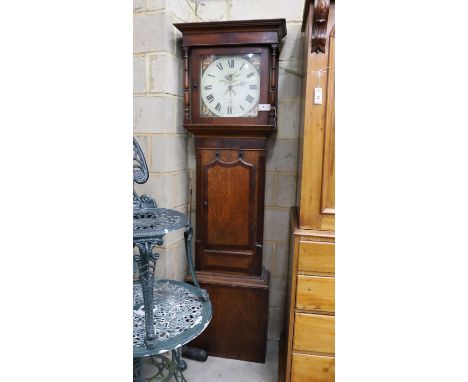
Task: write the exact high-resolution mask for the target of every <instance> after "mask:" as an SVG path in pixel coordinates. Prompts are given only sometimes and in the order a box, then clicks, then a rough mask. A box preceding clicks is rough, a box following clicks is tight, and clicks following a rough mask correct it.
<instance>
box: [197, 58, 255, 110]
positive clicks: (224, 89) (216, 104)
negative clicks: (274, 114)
mask: <svg viewBox="0 0 468 382" xmlns="http://www.w3.org/2000/svg"><path fill="white" fill-rule="evenodd" d="M259 96H260V75H259V73H258V71H257V68H256V67H255V66H254V65H253V64H252V63H251V62H249V61H248V60H246V59H245V58H243V57H241V56H224V57H219V58H217V59H216V60H214V61H213V62H212V63H211V64H210V65H209V66H208V67H207V68H206V70H205V71H204V72H203V74H202V79H201V98H202V101H203V102H202V105H203V104H204V105H205V106H206V107H207V108H208V109H209V111H210V112H211V113H213V114H214V115H215V116H218V117H252V116H254V117H255V116H256V115H257V105H258V100H259Z"/></svg>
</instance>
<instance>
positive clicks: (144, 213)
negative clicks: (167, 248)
mask: <svg viewBox="0 0 468 382" xmlns="http://www.w3.org/2000/svg"><path fill="white" fill-rule="evenodd" d="M187 223H188V219H187V216H185V215H184V214H183V213H181V212H178V211H175V210H170V209H167V208H143V209H133V238H134V239H144V238H152V237H162V236H164V235H165V234H167V233H169V232H172V231H177V230H178V229H180V228H182V227H185V226H186V225H187Z"/></svg>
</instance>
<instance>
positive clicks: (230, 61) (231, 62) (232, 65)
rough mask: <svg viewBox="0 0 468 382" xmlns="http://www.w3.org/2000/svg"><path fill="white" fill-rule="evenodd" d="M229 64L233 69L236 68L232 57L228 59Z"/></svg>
mask: <svg viewBox="0 0 468 382" xmlns="http://www.w3.org/2000/svg"><path fill="white" fill-rule="evenodd" d="M228 65H229V67H230V68H231V69H232V68H234V60H232V59H230V60H228Z"/></svg>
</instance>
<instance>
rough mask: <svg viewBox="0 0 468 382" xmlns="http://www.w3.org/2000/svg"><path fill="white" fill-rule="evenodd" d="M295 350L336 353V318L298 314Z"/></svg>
mask: <svg viewBox="0 0 468 382" xmlns="http://www.w3.org/2000/svg"><path fill="white" fill-rule="evenodd" d="M293 349H294V350H300V351H310V352H317V353H330V354H332V353H334V352H335V317H333V316H325V315H319V314H307V313H296V318H295V329H294V340H293Z"/></svg>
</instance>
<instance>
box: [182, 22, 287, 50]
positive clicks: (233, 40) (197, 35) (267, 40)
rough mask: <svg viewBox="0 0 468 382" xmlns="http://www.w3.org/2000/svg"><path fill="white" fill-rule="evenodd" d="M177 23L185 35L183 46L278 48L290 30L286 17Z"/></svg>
mask: <svg viewBox="0 0 468 382" xmlns="http://www.w3.org/2000/svg"><path fill="white" fill-rule="evenodd" d="M174 26H175V27H176V28H177V29H178V30H179V31H180V32H182V34H183V37H182V46H183V47H196V46H211V45H226V46H236V45H244V46H245V45H272V44H276V45H277V46H278V48H279V47H280V42H281V40H282V39H283V38H284V37H285V36H286V33H287V32H286V20H285V19H267V20H237V21H214V22H213V21H211V22H200V23H178V24H174ZM207 35H209V36H207Z"/></svg>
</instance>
